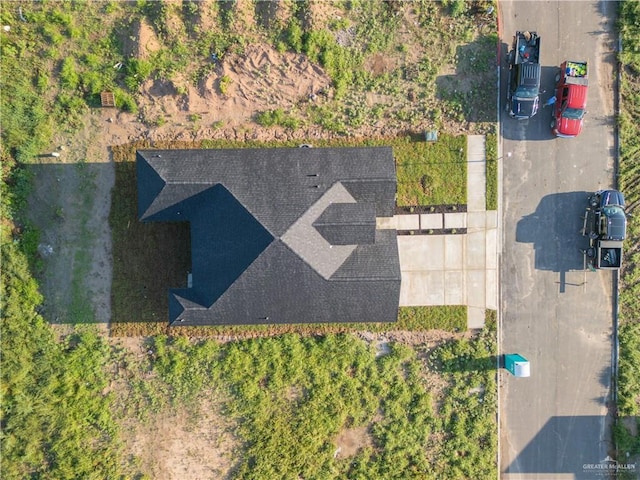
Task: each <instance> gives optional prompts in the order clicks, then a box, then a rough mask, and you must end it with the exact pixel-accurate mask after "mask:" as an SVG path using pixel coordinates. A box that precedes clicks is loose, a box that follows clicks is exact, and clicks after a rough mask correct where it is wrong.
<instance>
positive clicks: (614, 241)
mask: <svg viewBox="0 0 640 480" xmlns="http://www.w3.org/2000/svg"><path fill="white" fill-rule="evenodd" d="M588 202H589V206H588V207H587V211H586V213H585V216H584V225H583V228H582V234H583V235H584V236H588V237H589V248H588V249H587V250H585V251H584V253H585V258H586V261H587V265H588V266H589V268H591V269H603V270H617V269H619V268H620V267H621V266H622V243H623V241H624V239H625V236H626V232H627V215H626V213H625V211H624V196H623V195H622V193H620V192H618V191H617V190H600V191H598V192H595V193H593V194H591V195H589V199H588Z"/></svg>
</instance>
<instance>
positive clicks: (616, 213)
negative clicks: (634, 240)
mask: <svg viewBox="0 0 640 480" xmlns="http://www.w3.org/2000/svg"><path fill="white" fill-rule="evenodd" d="M589 203H590V204H591V206H592V207H593V208H595V209H597V213H596V215H597V221H598V225H599V230H600V238H601V239H603V240H624V239H625V237H626V233H627V215H626V213H625V211H624V207H625V203H624V195H623V194H622V193H620V192H619V191H617V190H599V191H597V192H596V193H594V194H593V195H591V197H590V198H589Z"/></svg>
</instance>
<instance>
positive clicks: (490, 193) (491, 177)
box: [485, 133, 498, 210]
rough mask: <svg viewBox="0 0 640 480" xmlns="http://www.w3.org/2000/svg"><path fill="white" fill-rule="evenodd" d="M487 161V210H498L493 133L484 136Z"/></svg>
mask: <svg viewBox="0 0 640 480" xmlns="http://www.w3.org/2000/svg"><path fill="white" fill-rule="evenodd" d="M485 149H486V161H487V173H486V174H487V199H486V205H487V210H497V209H498V137H497V135H496V134H495V133H489V134H487V136H486V144H485Z"/></svg>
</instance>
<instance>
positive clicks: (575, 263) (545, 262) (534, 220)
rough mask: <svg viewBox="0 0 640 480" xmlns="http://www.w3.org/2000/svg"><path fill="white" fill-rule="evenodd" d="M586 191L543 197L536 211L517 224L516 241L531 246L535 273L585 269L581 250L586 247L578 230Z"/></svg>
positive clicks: (586, 244) (583, 238) (586, 243)
mask: <svg viewBox="0 0 640 480" xmlns="http://www.w3.org/2000/svg"><path fill="white" fill-rule="evenodd" d="M588 195H589V193H588V192H567V193H554V194H550V195H546V196H544V197H542V199H541V200H540V203H538V206H537V208H536V210H535V212H533V213H531V214H529V215H527V216H525V217H522V218H521V219H520V221H518V224H517V225H516V242H519V243H533V248H534V250H535V260H534V266H535V268H536V269H537V270H548V271H552V272H560V273H566V272H570V271H572V270H583V269H584V256H583V254H582V252H581V249H584V248H586V247H587V246H588V240H587V239H586V238H585V237H583V236H582V234H581V229H582V225H583V220H582V217H583V216H584V212H585V208H586V206H587V197H588Z"/></svg>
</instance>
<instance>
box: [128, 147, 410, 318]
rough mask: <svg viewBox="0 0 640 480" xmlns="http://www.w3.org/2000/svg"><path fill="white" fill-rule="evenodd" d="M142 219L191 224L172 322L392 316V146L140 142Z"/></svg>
mask: <svg viewBox="0 0 640 480" xmlns="http://www.w3.org/2000/svg"><path fill="white" fill-rule="evenodd" d="M136 162H137V165H136V168H137V182H138V215H139V218H140V220H141V221H143V222H151V221H186V222H189V223H190V229H191V256H192V261H191V264H192V273H191V277H192V281H191V283H190V286H189V288H181V289H172V290H170V292H169V323H170V324H171V325H229V324H238V325H240V324H270V323H273V324H276V323H311V322H393V321H395V320H396V319H397V314H398V302H399V297H400V278H401V277H400V262H399V258H398V245H397V240H396V231H395V230H392V229H384V230H383V229H377V228H376V217H391V216H393V214H394V209H395V193H396V174H395V164H394V160H393V155H392V151H391V148H389V147H367V148H274V149H211V150H139V151H138V152H137V158H136Z"/></svg>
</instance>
